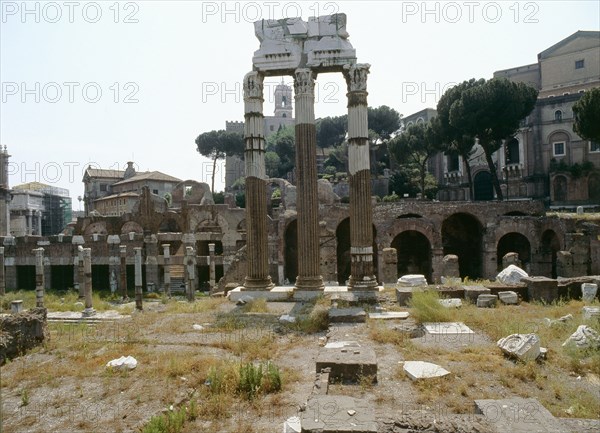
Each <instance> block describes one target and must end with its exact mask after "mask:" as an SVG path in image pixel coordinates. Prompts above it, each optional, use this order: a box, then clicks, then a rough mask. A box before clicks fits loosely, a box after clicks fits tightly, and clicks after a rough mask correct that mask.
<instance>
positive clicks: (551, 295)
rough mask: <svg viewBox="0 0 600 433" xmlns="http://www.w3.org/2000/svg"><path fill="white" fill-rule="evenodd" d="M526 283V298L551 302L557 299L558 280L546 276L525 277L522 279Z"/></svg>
mask: <svg viewBox="0 0 600 433" xmlns="http://www.w3.org/2000/svg"><path fill="white" fill-rule="evenodd" d="M522 281H523V282H524V283H525V284H526V285H527V299H528V300H529V302H531V301H544V302H546V303H551V302H554V301H556V300H558V281H556V280H553V279H552V278H546V277H525V278H523V280H522Z"/></svg>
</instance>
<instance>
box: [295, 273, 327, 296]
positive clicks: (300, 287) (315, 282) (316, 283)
mask: <svg viewBox="0 0 600 433" xmlns="http://www.w3.org/2000/svg"><path fill="white" fill-rule="evenodd" d="M294 291H308V292H310V291H325V283H323V277H322V276H320V275H319V276H318V277H300V276H298V277H296V284H294Z"/></svg>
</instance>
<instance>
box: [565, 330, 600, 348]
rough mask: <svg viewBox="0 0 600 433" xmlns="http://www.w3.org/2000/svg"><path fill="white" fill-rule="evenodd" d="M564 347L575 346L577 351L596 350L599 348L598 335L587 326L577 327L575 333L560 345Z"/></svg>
mask: <svg viewBox="0 0 600 433" xmlns="http://www.w3.org/2000/svg"><path fill="white" fill-rule="evenodd" d="M562 345H563V347H564V346H569V345H575V346H576V347H577V348H578V349H586V348H588V347H589V348H591V349H598V348H600V335H598V333H597V332H596V330H595V329H593V328H590V327H589V326H587V325H579V327H578V328H577V331H575V332H574V333H573V334H572V335H571V336H570V337H569V338H567V339H566V341H565V342H564V343H563V344H562Z"/></svg>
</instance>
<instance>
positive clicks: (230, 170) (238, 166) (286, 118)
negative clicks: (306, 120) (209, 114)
mask: <svg viewBox="0 0 600 433" xmlns="http://www.w3.org/2000/svg"><path fill="white" fill-rule="evenodd" d="M274 96H275V109H274V112H273V116H265V129H264V131H265V138H266V137H269V136H270V135H272V134H275V133H276V132H277V131H279V129H280V128H282V127H284V126H294V124H295V120H294V117H293V108H292V88H291V87H290V86H288V85H286V84H283V82H282V83H280V84H278V85H277V86H276V87H275V93H274ZM225 130H226V131H228V132H239V133H241V134H243V133H244V122H225ZM244 176H245V167H244V159H243V158H240V157H239V156H228V157H226V158H225V191H230V190H231V188H232V186H233V184H234V183H235V182H236V181H237V180H238V179H240V178H242V177H244Z"/></svg>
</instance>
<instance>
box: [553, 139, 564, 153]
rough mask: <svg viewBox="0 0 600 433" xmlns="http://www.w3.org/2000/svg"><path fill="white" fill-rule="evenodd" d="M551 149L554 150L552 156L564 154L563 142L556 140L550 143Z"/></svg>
mask: <svg viewBox="0 0 600 433" xmlns="http://www.w3.org/2000/svg"><path fill="white" fill-rule="evenodd" d="M552 149H553V150H554V156H564V155H565V142H564V141H557V142H555V143H552Z"/></svg>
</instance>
